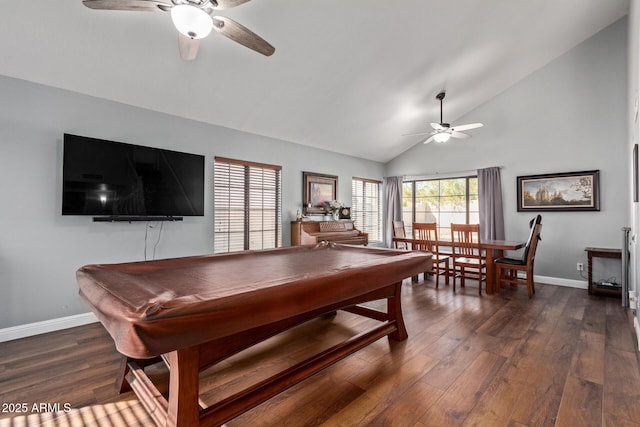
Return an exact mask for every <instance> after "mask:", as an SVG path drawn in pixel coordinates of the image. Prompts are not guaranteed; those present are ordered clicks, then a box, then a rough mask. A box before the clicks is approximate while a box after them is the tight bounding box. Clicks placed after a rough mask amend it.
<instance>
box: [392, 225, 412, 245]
mask: <svg viewBox="0 0 640 427" xmlns="http://www.w3.org/2000/svg"><path fill="white" fill-rule="evenodd" d="M393 237H402V238H405V237H407V235H406V233H405V231H404V221H393ZM393 244H394V247H395V248H396V249H408V248H409V245H407V243H406V242H393Z"/></svg>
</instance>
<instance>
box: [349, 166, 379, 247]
mask: <svg viewBox="0 0 640 427" xmlns="http://www.w3.org/2000/svg"><path fill="white" fill-rule="evenodd" d="M380 184H381V181H374V180H371V179H364V178H353V179H352V181H351V219H353V220H354V224H355V226H356V228H358V229H359V230H360V231H362V232H364V233H369V241H370V242H381V241H382V215H381V212H382V199H381V198H380Z"/></svg>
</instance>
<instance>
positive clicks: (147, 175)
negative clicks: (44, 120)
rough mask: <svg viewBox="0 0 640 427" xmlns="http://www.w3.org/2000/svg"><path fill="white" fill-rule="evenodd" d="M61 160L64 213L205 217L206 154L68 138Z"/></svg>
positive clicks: (92, 139) (66, 136)
mask: <svg viewBox="0 0 640 427" xmlns="http://www.w3.org/2000/svg"><path fill="white" fill-rule="evenodd" d="M63 156H64V158H63V166H62V175H63V178H62V179H63V183H62V214H63V215H106V216H167V217H170V216H202V215H204V156H201V155H196V154H188V153H180V152H177V151H170V150H162V149H158V148H151V147H141V146H138V145H132V144H125V143H121V142H112V141H105V140H101V139H95V138H87V137H82V136H77V135H69V134H65V135H64V154H63Z"/></svg>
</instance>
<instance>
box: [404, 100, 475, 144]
mask: <svg viewBox="0 0 640 427" xmlns="http://www.w3.org/2000/svg"><path fill="white" fill-rule="evenodd" d="M444 95H445V93H444V92H440V93H439V94H437V95H436V99H438V100H440V123H431V127H432V128H433V130H432V131H430V132H419V133H408V134H404V135H402V136H415V135H427V134H429V137H428V138H427V139H426V140H425V141H424V142H423V144H428V143H430V142H431V141H435V142H439V143H443V142H447V141H448V140H449V138H452V137H453V138H461V139H468V138H471V135H468V134H466V133H463V132H462V131H463V130H470V129H475V128H480V127H482V126H483V124H482V123H471V124H468V125H459V126H453V127H452V126H451V125H450V124H449V123H443V121H442V100H443V99H444Z"/></svg>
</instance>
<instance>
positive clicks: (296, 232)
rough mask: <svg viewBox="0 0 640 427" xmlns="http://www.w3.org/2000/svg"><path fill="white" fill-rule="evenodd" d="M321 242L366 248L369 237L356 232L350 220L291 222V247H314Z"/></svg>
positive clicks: (358, 231)
mask: <svg viewBox="0 0 640 427" xmlns="http://www.w3.org/2000/svg"><path fill="white" fill-rule="evenodd" d="M323 241H326V242H334V243H344V244H347V245H364V246H366V245H367V244H368V243H369V235H368V234H367V233H364V232H362V231H360V230H358V229H357V228H356V227H355V225H354V224H353V221H352V220H340V221H291V246H298V245H315V244H317V243H320V242H323Z"/></svg>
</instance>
